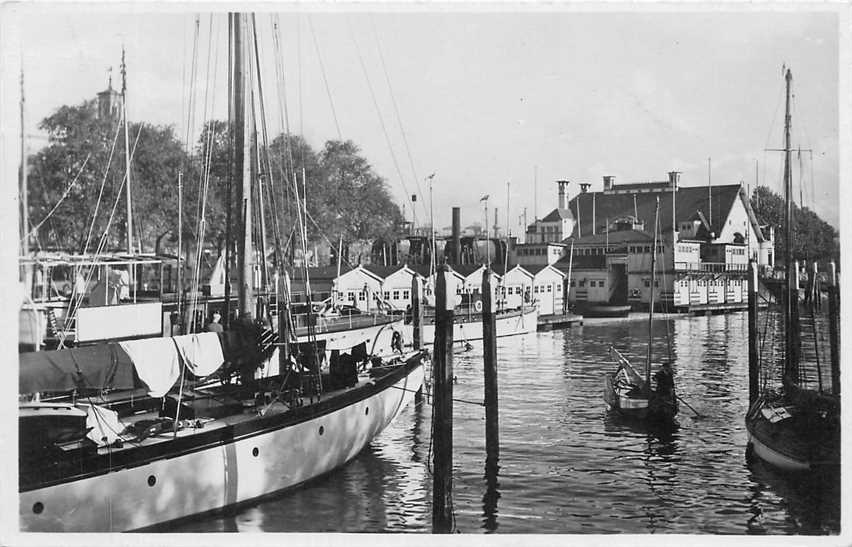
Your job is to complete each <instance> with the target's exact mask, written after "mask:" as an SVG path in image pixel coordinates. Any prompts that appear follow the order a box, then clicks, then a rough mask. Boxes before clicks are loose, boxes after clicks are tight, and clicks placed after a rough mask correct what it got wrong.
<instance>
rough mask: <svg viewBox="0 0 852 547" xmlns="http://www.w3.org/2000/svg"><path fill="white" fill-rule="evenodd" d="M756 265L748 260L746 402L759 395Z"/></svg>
mask: <svg viewBox="0 0 852 547" xmlns="http://www.w3.org/2000/svg"><path fill="white" fill-rule="evenodd" d="M757 290H758V285H757V265H756V264H755V263H754V260H749V261H748V404H749V406H751V405H753V404H754V402H755V401H757V398H758V396H759V395H760V376H759V375H760V355H759V354H758V351H757V344H758V332H757Z"/></svg>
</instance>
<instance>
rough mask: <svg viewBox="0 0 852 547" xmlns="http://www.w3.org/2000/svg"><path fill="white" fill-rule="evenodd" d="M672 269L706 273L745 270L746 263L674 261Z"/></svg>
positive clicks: (746, 268)
mask: <svg viewBox="0 0 852 547" xmlns="http://www.w3.org/2000/svg"><path fill="white" fill-rule="evenodd" d="M674 269H675V270H676V271H689V272H707V273H724V272H746V271H748V264H735V263H726V262H675V263H674Z"/></svg>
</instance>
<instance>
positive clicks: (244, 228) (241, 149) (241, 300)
mask: <svg viewBox="0 0 852 547" xmlns="http://www.w3.org/2000/svg"><path fill="white" fill-rule="evenodd" d="M231 18H232V21H233V28H232V32H233V40H234V54H233V59H232V61H233V79H234V83H233V89H232V92H233V94H234V99H233V104H234V125H233V130H234V140H233V155H234V162H233V166H232V167H233V171H232V172H231V177H232V180H234V181H236V180H237V179H238V178H239V180H240V181H241V183H240V184H238V185H237V199H236V203H237V204H238V207H239V211H240V213H239V215H240V216H239V218H240V226H239V229H238V234H239V236H238V237H239V238H238V240H237V279H238V282H237V295H238V297H237V302H238V304H237V306H238V308H239V312H240V315H241V316H243V317H247V318H249V319H250V318H251V316H252V313H253V311H254V305H253V302H252V301H253V298H252V294H251V293H252V287H251V284H252V268H251V261H250V258H249V255H250V254H251V170H250V165H249V163H248V162H246V161H245V158H246V154H247V150H246V149H247V148H249V146H250V145H249V142H248V139H246V116H245V114H246V111H245V110H246V100H245V91H246V86H245V69H244V67H243V61H244V56H245V52H244V48H243V37H242V30H243V15H242V14H239V13H233V14H231ZM248 153H250V151H248Z"/></svg>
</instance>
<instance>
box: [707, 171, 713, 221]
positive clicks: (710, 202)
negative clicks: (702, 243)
mask: <svg viewBox="0 0 852 547" xmlns="http://www.w3.org/2000/svg"><path fill="white" fill-rule="evenodd" d="M711 161H712V160H711V159H710V158H709V157H708V158H707V203H708V206H707V207H708V209H709V212H708V214H707V223H708V224H709V225H710V232H711V233H712V231H713V176H712V173H713V167H712V165H711V163H710V162H711Z"/></svg>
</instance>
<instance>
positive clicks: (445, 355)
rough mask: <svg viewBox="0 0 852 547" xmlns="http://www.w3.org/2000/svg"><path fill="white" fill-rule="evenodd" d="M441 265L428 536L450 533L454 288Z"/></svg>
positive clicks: (437, 283)
mask: <svg viewBox="0 0 852 547" xmlns="http://www.w3.org/2000/svg"><path fill="white" fill-rule="evenodd" d="M451 276H452V274H451V273H450V272H449V268H448V267H447V265H446V264H441V265H440V266H439V267H438V269H437V272H436V275H435V343H434V347H433V365H432V370H433V374H434V378H433V385H434V404H433V406H432V412H433V414H434V415H433V419H432V420H433V431H434V432H433V442H432V445H433V449H434V454H433V457H432V467H433V473H434V474H433V477H432V533H435V534H449V533H452V532H453V514H452V491H453V319H454V311H453V308H454V307H455V298H454V297H455V284H454V283H452V284H451V286H450V287H448V286H447V285H448V283H447V280H448V279H451Z"/></svg>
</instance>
